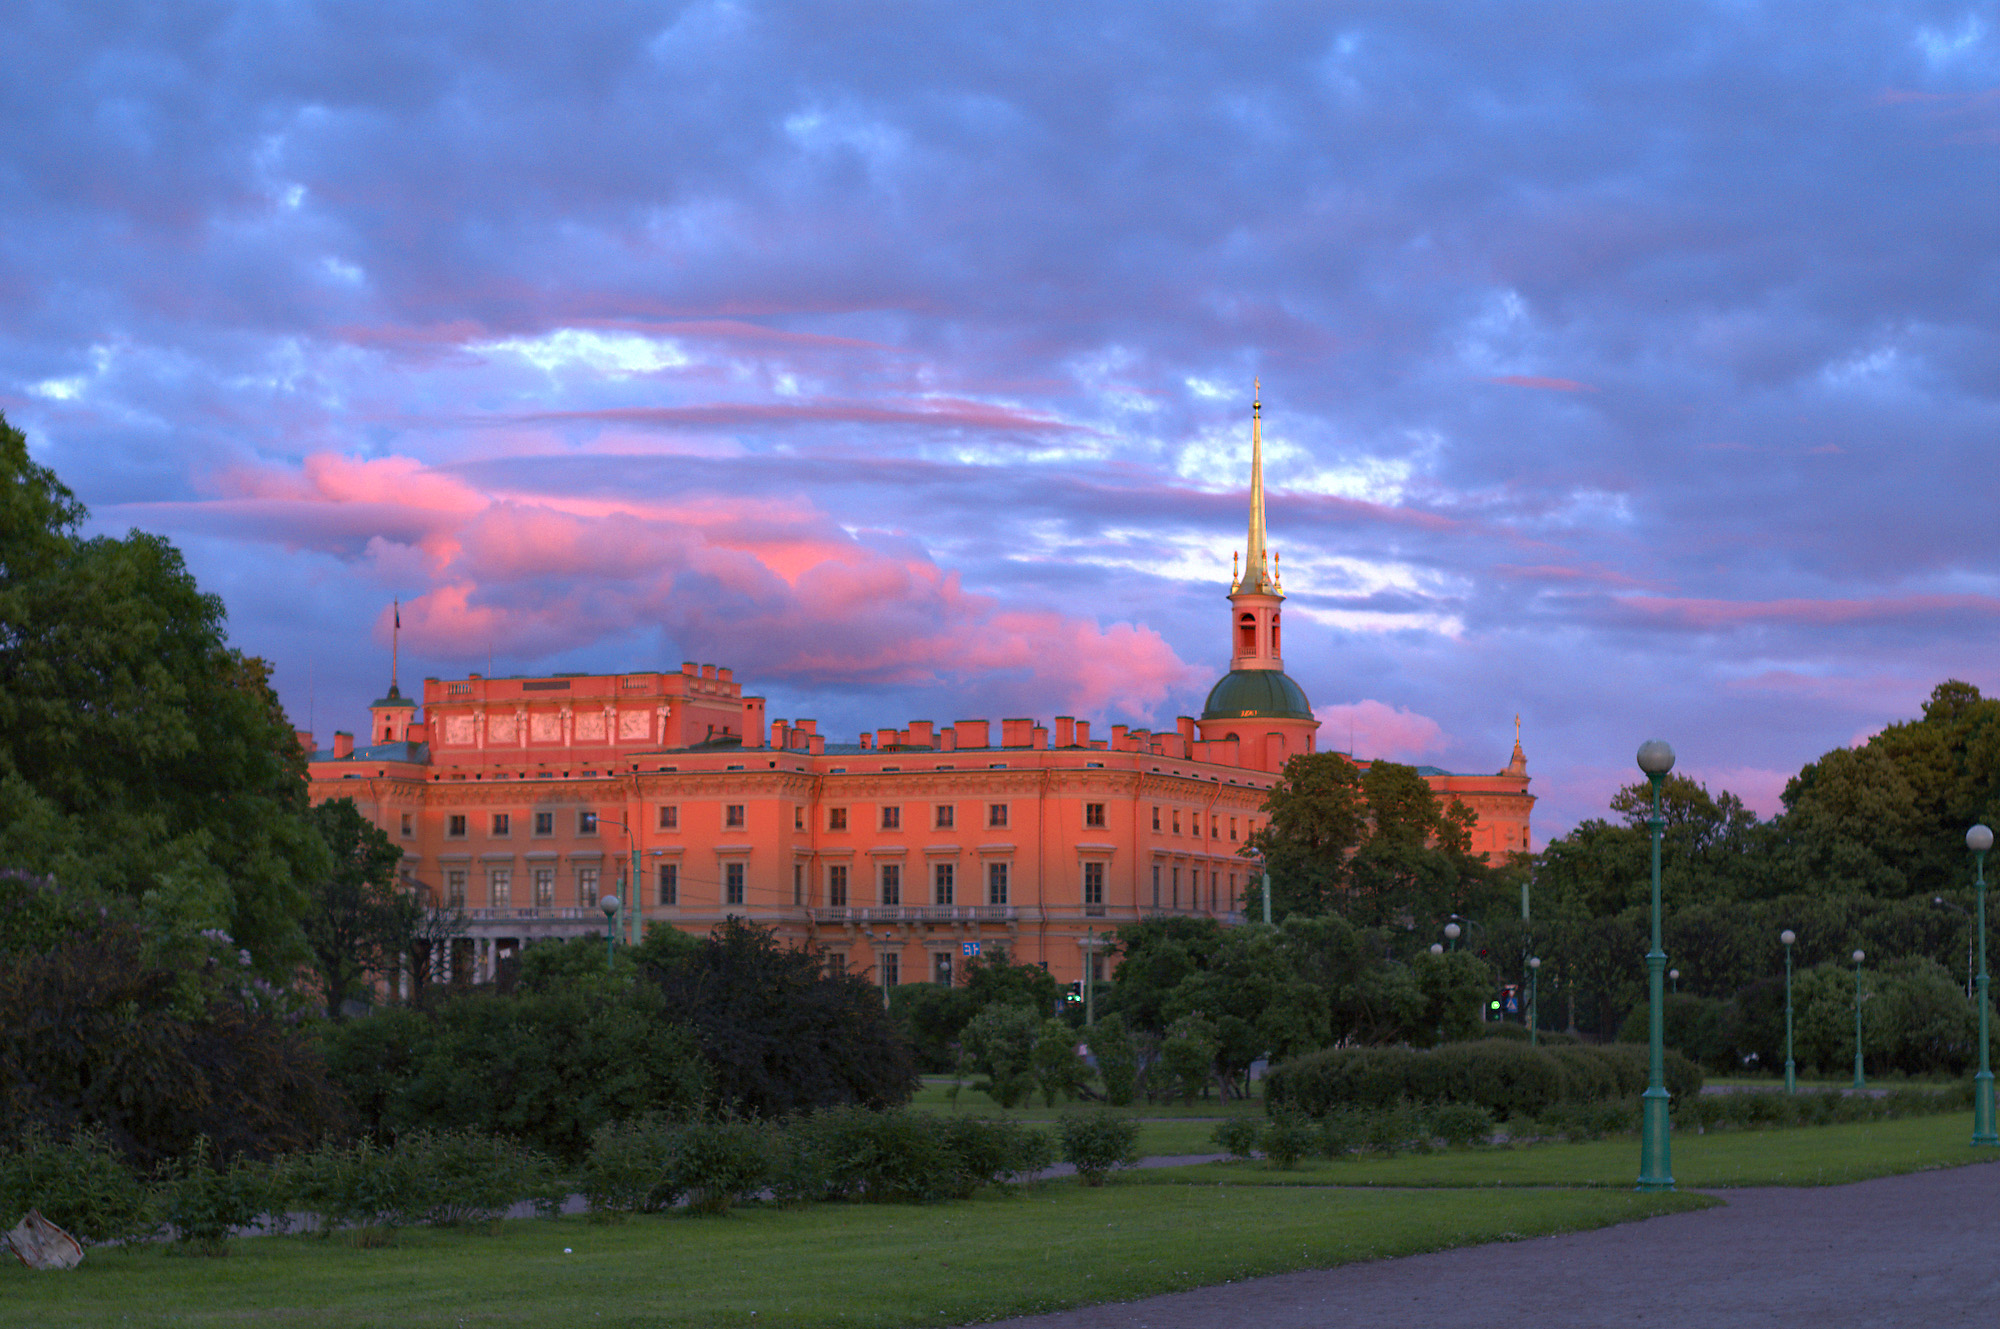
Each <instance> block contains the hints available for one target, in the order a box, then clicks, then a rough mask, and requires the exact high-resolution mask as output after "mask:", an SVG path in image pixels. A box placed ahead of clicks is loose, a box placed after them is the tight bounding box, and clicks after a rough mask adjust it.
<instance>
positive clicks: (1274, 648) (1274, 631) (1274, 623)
mask: <svg viewBox="0 0 2000 1329" xmlns="http://www.w3.org/2000/svg"><path fill="white" fill-rule="evenodd" d="M1271 654H1273V655H1283V654H1284V652H1283V651H1282V650H1280V649H1279V647H1278V611H1277V610H1275V609H1274V610H1272V611H1271Z"/></svg>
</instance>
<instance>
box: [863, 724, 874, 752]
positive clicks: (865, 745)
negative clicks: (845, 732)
mask: <svg viewBox="0 0 2000 1329" xmlns="http://www.w3.org/2000/svg"><path fill="white" fill-rule="evenodd" d="M873 737H874V735H872V734H870V733H869V732H868V731H867V730H866V729H864V730H862V731H861V750H862V751H863V752H866V751H868V746H869V740H870V739H871V738H873Z"/></svg>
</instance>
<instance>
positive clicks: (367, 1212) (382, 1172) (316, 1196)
mask: <svg viewBox="0 0 2000 1329" xmlns="http://www.w3.org/2000/svg"><path fill="white" fill-rule="evenodd" d="M280 1175H281V1176H282V1177H283V1178H284V1179H285V1181H286V1183H287V1185H288V1188H289V1194H287V1195H285V1196H283V1197H282V1200H281V1201H278V1202H282V1203H284V1204H286V1205H287V1206H289V1207H291V1208H294V1209H298V1210H300V1211H302V1212H304V1213H305V1214H306V1215H307V1216H308V1217H309V1218H310V1219H311V1220H312V1225H313V1227H314V1229H315V1230H316V1231H317V1232H318V1233H319V1234H320V1235H321V1236H328V1235H330V1234H331V1233H333V1232H334V1231H335V1230H336V1229H339V1228H343V1227H357V1228H367V1227H373V1226H376V1225H378V1224H379V1225H383V1226H386V1227H392V1228H393V1227H397V1226H399V1225H401V1224H402V1223H404V1222H406V1221H409V1220H410V1219H412V1218H414V1216H415V1212H416V1210H417V1209H418V1207H419V1205H420V1204H421V1203H422V1197H421V1195H420V1194H419V1193H417V1192H416V1190H415V1188H414V1187H413V1186H412V1185H411V1184H410V1182H409V1180H408V1178H407V1175H406V1173H405V1170H404V1169H403V1168H402V1166H401V1165H400V1163H399V1161H398V1160H397V1158H396V1156H395V1155H394V1153H392V1152H391V1151H389V1150H386V1149H383V1148H382V1147H380V1146H379V1145H377V1144H376V1143H375V1142H374V1141H373V1140H368V1139H362V1140H357V1141H355V1142H354V1143H353V1144H339V1143H335V1142H333V1141H328V1142H326V1143H324V1144H322V1145H320V1147H319V1148H317V1149H314V1150H311V1151H309V1152H307V1153H302V1154H297V1155H294V1156H293V1157H292V1158H291V1159H289V1160H288V1161H287V1165H286V1166H285V1168H284V1169H283V1170H282V1172H281V1174H280Z"/></svg>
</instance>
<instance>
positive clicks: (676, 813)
mask: <svg viewBox="0 0 2000 1329" xmlns="http://www.w3.org/2000/svg"><path fill="white" fill-rule="evenodd" d="M680 828H681V810H680V808H678V807H676V806H674V805H672V804H669V805H667V806H666V807H663V808H661V809H660V829H661V830H663V831H677V830H679V829H680Z"/></svg>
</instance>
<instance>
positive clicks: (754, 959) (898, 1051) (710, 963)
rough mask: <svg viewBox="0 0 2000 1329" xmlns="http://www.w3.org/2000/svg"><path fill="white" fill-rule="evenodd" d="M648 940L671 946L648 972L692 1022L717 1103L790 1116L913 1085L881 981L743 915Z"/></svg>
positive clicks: (880, 1100)
mask: <svg viewBox="0 0 2000 1329" xmlns="http://www.w3.org/2000/svg"><path fill="white" fill-rule="evenodd" d="M665 931H666V929H655V933H663V932H665ZM646 941H647V943H648V944H649V945H653V944H657V945H658V946H659V947H661V948H662V949H663V951H664V952H665V953H664V956H663V958H654V957H653V956H647V957H645V958H642V959H641V961H640V965H639V968H640V973H641V974H642V975H643V977H644V978H645V980H646V981H648V982H651V983H653V984H655V985H657V986H658V988H659V990H660V992H661V994H662V995H663V996H664V998H665V1001H666V1009H668V1010H671V1011H674V1012H676V1014H677V1016H678V1018H681V1019H684V1020H686V1021H687V1022H688V1023H689V1024H690V1025H692V1027H693V1029H694V1032H695V1036H696V1038H697V1039H698V1040H699V1042H700V1045H701V1050H702V1056H703V1057H704V1058H705V1059H706V1060H707V1062H708V1064H709V1068H710V1071H711V1077H712V1078H711V1087H710V1093H711V1095H712V1098H713V1102H714V1105H715V1106H717V1107H719V1108H723V1109H726V1110H729V1111H733V1112H740V1113H745V1114H747V1115H751V1116H758V1117H782V1116H791V1115H794V1114H796V1113H800V1112H809V1111H813V1110H816V1109H819V1108H827V1107H837V1106H841V1105H845V1104H850V1103H857V1104H860V1105H862V1106H865V1107H893V1106H896V1105H899V1104H902V1103H906V1102H908V1101H909V1098H910V1095H911V1094H912V1093H913V1092H914V1091H915V1089H916V1086H917V1072H916V1064H915V1061H914V1059H913V1058H912V1056H911V1054H910V1047H909V1044H908V1043H907V1042H905V1041H904V1040H903V1038H902V1037H901V1036H900V1035H899V1034H898V1033H897V1030H896V1026H895V1024H894V1022H893V1021H892V1020H890V1018H889V1016H888V1013H887V1012H886V1011H884V1010H883V1008H882V994H881V989H879V988H877V987H876V986H875V985H874V984H872V983H870V982H868V981H867V980H865V979H863V978H861V977H860V976H859V975H856V974H850V973H846V972H838V973H836V972H831V971H830V970H829V968H828V966H827V963H826V959H825V957H824V956H823V955H821V954H820V953H819V952H818V951H816V950H811V949H803V948H801V949H794V948H792V947H788V946H784V945H782V944H780V943H779V941H778V939H777V937H776V935H775V934H774V933H773V932H772V931H771V929H769V928H764V927H759V926H757V925H756V924H753V923H748V922H745V921H744V920H742V919H737V918H731V919H727V920H725V921H724V922H723V923H721V924H720V925H718V926H717V927H716V928H715V930H714V931H713V932H711V933H710V934H709V935H708V936H707V937H704V938H702V939H700V940H699V941H698V942H697V943H696V944H695V945H694V947H693V948H692V949H685V948H684V947H683V946H682V945H681V943H679V942H674V941H669V940H667V939H665V938H662V940H661V941H659V942H658V943H654V941H653V934H648V936H647V939H646ZM667 948H671V949H670V950H667Z"/></svg>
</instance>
